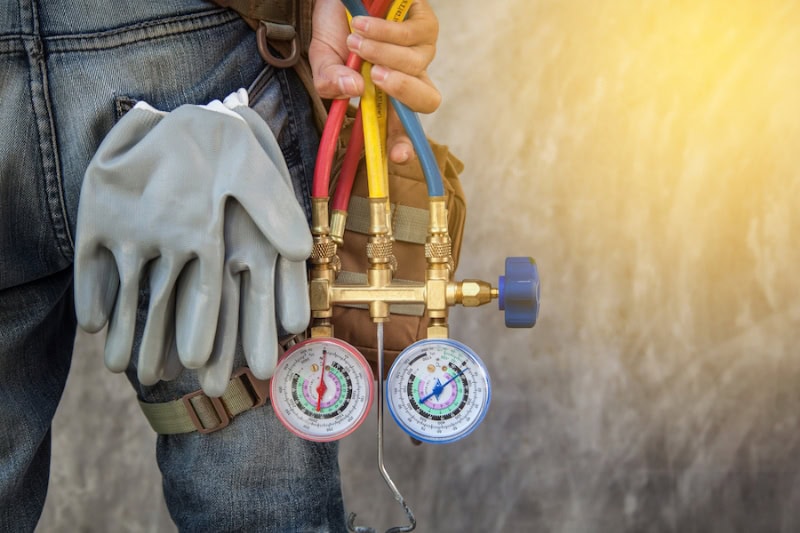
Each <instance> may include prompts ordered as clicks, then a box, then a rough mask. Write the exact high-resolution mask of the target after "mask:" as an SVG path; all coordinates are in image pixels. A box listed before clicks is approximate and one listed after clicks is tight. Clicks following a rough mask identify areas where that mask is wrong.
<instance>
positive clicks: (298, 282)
mask: <svg viewBox="0 0 800 533" xmlns="http://www.w3.org/2000/svg"><path fill="white" fill-rule="evenodd" d="M275 300H276V307H277V310H278V320H279V321H280V323H281V325H282V326H283V329H285V330H286V331H288V332H289V333H302V332H303V331H305V329H306V328H307V327H308V322H309V320H311V303H310V302H309V299H308V273H307V271H306V264H305V261H289V260H288V259H286V258H285V257H279V258H278V265H277V273H276V275H275Z"/></svg>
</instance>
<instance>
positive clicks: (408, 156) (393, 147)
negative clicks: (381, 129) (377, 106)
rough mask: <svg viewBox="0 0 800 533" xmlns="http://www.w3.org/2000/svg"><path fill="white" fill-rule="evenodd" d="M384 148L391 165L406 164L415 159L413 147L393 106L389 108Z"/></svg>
mask: <svg viewBox="0 0 800 533" xmlns="http://www.w3.org/2000/svg"><path fill="white" fill-rule="evenodd" d="M386 130H387V138H386V146H387V150H388V152H389V159H390V160H391V161H392V162H393V163H400V164H403V163H408V162H409V161H413V160H414V159H416V157H417V154H416V152H415V151H414V145H413V144H412V143H411V139H409V137H408V135H406V131H405V129H404V128H403V124H402V123H401V122H400V119H399V118H398V117H397V113H396V112H395V110H394V107H393V106H389V121H388V125H387V128H386Z"/></svg>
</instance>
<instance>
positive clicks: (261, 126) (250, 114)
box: [234, 106, 292, 187]
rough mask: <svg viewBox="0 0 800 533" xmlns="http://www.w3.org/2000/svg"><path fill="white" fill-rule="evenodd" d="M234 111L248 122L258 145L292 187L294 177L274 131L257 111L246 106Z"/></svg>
mask: <svg viewBox="0 0 800 533" xmlns="http://www.w3.org/2000/svg"><path fill="white" fill-rule="evenodd" d="M234 111H236V112H237V113H239V115H240V116H241V117H242V118H243V119H244V120H245V122H247V125H248V126H250V130H251V131H252V132H253V135H254V136H255V138H256V140H257V141H258V144H260V145H261V148H262V149H263V150H264V153H265V154H267V157H269V158H270V160H271V161H272V162H273V163H274V164H275V168H277V169H278V171H279V172H280V175H281V177H282V178H283V181H284V182H285V183H286V184H287V185H288V186H290V187H292V176H291V174H290V173H289V169H288V168H287V166H286V160H285V159H284V158H283V151H281V147H280V145H279V144H278V140H277V139H276V138H275V135H274V134H273V133H272V130H271V129H269V126H268V125H267V123H266V122H265V121H264V119H263V118H261V115H259V114H258V113H257V112H256V111H255V110H253V109H250V108H249V107H245V106H238V107H235V108H234Z"/></svg>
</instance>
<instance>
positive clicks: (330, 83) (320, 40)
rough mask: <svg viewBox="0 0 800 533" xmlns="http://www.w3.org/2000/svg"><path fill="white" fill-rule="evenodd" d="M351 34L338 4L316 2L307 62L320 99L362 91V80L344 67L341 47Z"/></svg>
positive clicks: (344, 53) (334, 0)
mask: <svg viewBox="0 0 800 533" xmlns="http://www.w3.org/2000/svg"><path fill="white" fill-rule="evenodd" d="M348 33H350V29H349V27H348V25H347V17H346V16H345V9H344V6H343V5H342V3H341V2H340V1H339V0H320V1H317V2H315V5H314V15H313V24H312V37H311V43H310V44H309V50H308V59H309V63H310V64H311V72H312V75H313V77H314V86H315V88H316V90H317V92H318V93H319V95H320V97H322V98H350V97H353V96H358V95H359V94H361V91H363V89H364V86H363V79H362V78H361V76H360V75H359V74H358V73H356V72H355V71H354V70H352V69H350V68H347V67H345V66H344V63H345V60H346V58H347V55H348V51H347V46H346V45H345V43H344V38H345V36H346V35H347V34H348Z"/></svg>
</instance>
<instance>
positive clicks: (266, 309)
mask: <svg viewBox="0 0 800 533" xmlns="http://www.w3.org/2000/svg"><path fill="white" fill-rule="evenodd" d="M265 259H266V260H267V261H266V262H265V263H263V264H259V265H252V266H251V270H250V271H249V272H245V273H242V304H241V311H240V313H241V321H242V324H241V333H242V348H243V349H244V356H245V359H247V365H248V366H249V367H250V370H251V371H252V372H253V375H254V376H256V377H257V378H258V379H269V378H270V377H272V373H273V372H274V370H275V365H276V364H277V363H278V333H277V329H278V328H277V324H276V321H275V300H274V298H273V295H274V293H275V262H276V259H277V258H276V257H275V256H272V257H271V258H265Z"/></svg>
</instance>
